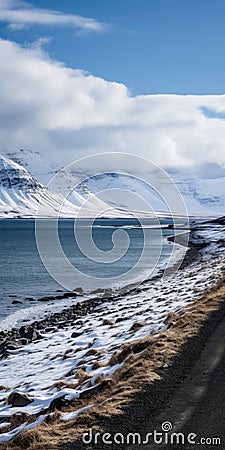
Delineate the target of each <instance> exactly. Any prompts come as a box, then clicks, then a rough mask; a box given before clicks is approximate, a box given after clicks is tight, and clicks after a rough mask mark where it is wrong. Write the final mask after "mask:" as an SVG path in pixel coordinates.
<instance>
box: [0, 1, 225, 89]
mask: <svg viewBox="0 0 225 450" xmlns="http://www.w3.org/2000/svg"><path fill="white" fill-rule="evenodd" d="M2 1H3V0H2ZM26 3H27V4H30V6H34V7H37V8H42V9H54V10H59V11H62V12H64V13H68V14H78V15H81V16H84V17H90V18H94V19H96V21H98V22H101V23H105V24H107V25H108V27H106V28H105V29H104V30H103V31H101V32H87V33H81V32H80V31H79V30H76V29H74V28H73V27H72V26H57V27H56V26H55V27H54V26H43V25H40V24H39V25H32V26H29V27H27V28H25V29H19V30H15V29H13V30H12V29H9V28H8V27H7V22H2V24H1V36H2V37H3V38H8V39H10V40H14V41H16V42H19V43H23V44H24V43H29V42H33V41H35V40H37V39H38V38H40V37H42V38H50V39H51V41H50V42H49V43H48V44H47V47H46V48H47V50H48V52H49V53H50V55H51V56H52V57H54V58H55V59H58V60H61V61H63V62H65V64H66V65H68V66H70V67H72V68H80V69H82V70H86V71H89V72H91V73H92V74H93V75H96V76H100V77H103V78H105V79H107V80H110V81H118V82H122V83H125V84H126V86H127V87H128V88H129V89H130V90H131V92H132V93H133V94H149V93H180V94H189V93H193V94H209V93H223V92H224V79H225V58H224V54H225V27H224V19H225V2H224V0H113V1H112V0H55V1H54V2H52V1H50V0H34V2H33V1H30V0H27V2H26ZM53 7H54V8H53Z"/></svg>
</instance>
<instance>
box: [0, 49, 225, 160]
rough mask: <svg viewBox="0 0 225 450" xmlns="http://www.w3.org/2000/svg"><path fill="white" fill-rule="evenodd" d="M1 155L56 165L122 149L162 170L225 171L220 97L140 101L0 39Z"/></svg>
mask: <svg viewBox="0 0 225 450" xmlns="http://www.w3.org/2000/svg"><path fill="white" fill-rule="evenodd" d="M0 60H1V65H0V86H1V88H0V149H2V151H3V150H4V149H7V150H10V151H11V150H15V149H18V148H30V149H33V150H35V151H37V150H38V151H40V152H41V153H42V154H43V155H44V156H45V157H47V158H48V159H49V160H51V161H53V162H55V163H56V164H57V165H64V164H65V163H69V162H71V161H73V160H74V159H76V158H79V157H82V156H86V155H89V154H93V153H96V152H107V151H124V152H130V153H134V154H137V155H141V156H145V157H147V158H150V159H151V160H152V161H154V162H155V163H157V164H160V165H161V166H163V167H166V166H170V167H192V166H195V165H198V164H205V163H216V164H219V165H222V166H224V165H225V150H224V145H225V120H224V113H225V95H206V96H191V95H188V96H182V95H142V96H135V97H133V96H132V95H131V93H130V92H129V90H128V89H127V87H126V86H125V85H123V84H119V83H115V82H108V81H106V80H104V79H102V78H98V77H95V76H93V75H91V74H87V73H84V72H82V71H79V70H72V69H70V68H68V67H65V66H64V65H63V64H61V63H59V62H57V61H53V60H51V59H50V58H49V57H48V55H46V54H45V53H43V52H42V51H41V50H40V49H38V48H37V49H35V48H23V47H21V46H19V45H18V44H16V43H14V42H11V41H6V40H0Z"/></svg>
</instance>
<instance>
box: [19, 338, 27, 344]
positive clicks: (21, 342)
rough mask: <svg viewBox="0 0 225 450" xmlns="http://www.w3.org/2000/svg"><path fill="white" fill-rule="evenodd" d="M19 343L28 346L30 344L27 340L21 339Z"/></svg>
mask: <svg viewBox="0 0 225 450" xmlns="http://www.w3.org/2000/svg"><path fill="white" fill-rule="evenodd" d="M18 341H19V342H20V344H21V345H27V344H28V340H27V339H26V338H20V339H18Z"/></svg>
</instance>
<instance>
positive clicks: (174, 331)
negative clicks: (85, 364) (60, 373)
mask: <svg viewBox="0 0 225 450" xmlns="http://www.w3.org/2000/svg"><path fill="white" fill-rule="evenodd" d="M224 300H225V277H224V276H223V278H222V279H221V280H220V281H219V282H218V283H217V285H216V286H214V287H213V288H212V289H210V290H208V291H207V292H206V293H205V294H204V295H203V296H202V298H200V299H197V300H196V301H194V302H193V303H192V304H189V305H187V306H186V307H184V309H183V310H182V311H181V312H179V313H177V314H174V313H169V314H168V316H167V318H166V320H165V323H166V325H167V329H165V330H163V331H162V332H161V333H160V335H159V334H156V333H153V334H151V335H150V336H148V337H146V338H144V339H140V340H138V341H134V342H133V343H132V344H124V345H123V346H121V348H120V350H119V351H116V352H115V353H114V354H113V355H112V357H111V360H110V363H111V364H112V365H114V364H116V363H118V362H122V361H124V364H123V366H122V367H121V368H120V369H119V370H118V371H117V372H115V374H114V375H113V377H112V378H110V379H108V380H105V379H103V377H101V378H99V379H98V380H97V383H98V389H97V391H94V398H93V397H91V398H88V399H84V400H80V399H78V400H75V401H73V403H72V404H71V405H70V406H69V407H66V408H64V411H66V412H70V411H74V410H76V409H79V408H82V407H84V406H87V405H88V404H90V403H93V402H94V404H95V406H94V407H93V408H91V409H90V410H88V411H86V412H84V413H82V414H80V415H79V416H78V417H77V418H76V419H75V420H73V421H70V422H67V423H64V422H62V421H61V420H60V414H59V413H56V414H55V417H54V418H52V419H50V420H49V421H48V423H43V424H41V425H40V426H39V427H37V428H35V429H34V430H30V431H28V432H26V433H23V434H20V436H19V437H17V438H15V439H14V441H13V442H12V443H10V444H8V445H6V446H3V447H2V448H5V450H22V449H26V450H43V449H45V450H53V449H54V450H57V448H58V447H59V446H60V445H61V444H63V443H68V442H72V441H74V440H75V439H77V438H79V436H81V434H82V433H83V432H85V431H86V430H87V429H88V428H91V427H92V428H93V429H94V428H96V429H98V424H99V423H100V420H101V418H102V417H110V416H112V415H113V414H122V411H123V407H124V406H125V405H126V404H128V403H129V402H130V401H131V399H132V396H133V395H134V393H136V392H137V391H140V390H141V389H142V388H143V386H144V385H145V384H146V383H152V382H154V381H155V380H156V379H159V375H158V374H157V369H159V368H160V367H162V366H164V365H166V364H167V365H169V364H171V362H172V359H173V357H174V355H176V354H177V353H178V352H179V351H180V350H181V347H182V344H184V343H185V342H186V340H187V339H188V338H189V337H191V336H193V335H194V334H196V333H198V331H199V329H200V328H201V326H202V324H203V322H204V321H205V320H206V318H207V317H208V316H209V315H210V313H211V312H213V311H215V310H216V309H218V307H219V305H220V304H221V303H222V302H223V301H224ZM77 378H78V380H79V382H81V380H88V374H87V373H86V372H85V371H83V369H82V368H80V369H79V371H78V374H77Z"/></svg>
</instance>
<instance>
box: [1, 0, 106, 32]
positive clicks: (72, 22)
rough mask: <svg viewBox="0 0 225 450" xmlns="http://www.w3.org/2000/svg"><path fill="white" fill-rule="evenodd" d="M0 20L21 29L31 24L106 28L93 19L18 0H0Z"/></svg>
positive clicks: (95, 30) (13, 27)
mask: <svg viewBox="0 0 225 450" xmlns="http://www.w3.org/2000/svg"><path fill="white" fill-rule="evenodd" d="M0 21H1V22H6V23H8V24H9V26H10V28H12V29H22V28H24V27H27V26H31V25H48V26H72V27H74V28H76V29H78V30H80V31H83V32H88V31H94V32H101V31H104V30H106V29H107V28H108V26H107V25H106V24H103V23H101V22H98V21H97V20H95V19H92V18H87V17H82V16H79V15H75V14H65V13H62V12H60V11H56V10H50V9H41V8H35V7H32V6H31V5H30V4H29V3H27V2H23V1H20V0H1V2H0Z"/></svg>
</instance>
